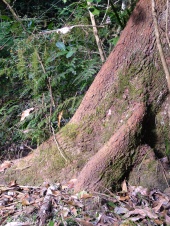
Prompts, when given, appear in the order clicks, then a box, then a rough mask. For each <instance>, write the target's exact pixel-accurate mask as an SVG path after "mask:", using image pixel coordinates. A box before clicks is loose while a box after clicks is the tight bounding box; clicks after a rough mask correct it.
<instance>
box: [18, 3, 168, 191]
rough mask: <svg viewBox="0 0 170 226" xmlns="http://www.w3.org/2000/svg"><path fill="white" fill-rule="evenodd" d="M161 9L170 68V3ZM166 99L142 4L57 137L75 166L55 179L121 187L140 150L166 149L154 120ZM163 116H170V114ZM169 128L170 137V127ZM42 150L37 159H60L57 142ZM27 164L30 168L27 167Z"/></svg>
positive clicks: (79, 187)
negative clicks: (168, 14)
mask: <svg viewBox="0 0 170 226" xmlns="http://www.w3.org/2000/svg"><path fill="white" fill-rule="evenodd" d="M156 7H157V19H158V22H159V28H160V30H159V31H160V36H161V40H162V45H163V50H164V54H165V58H166V60H167V63H168V62H169V63H168V64H169V66H170V61H168V59H170V51H169V46H168V44H167V40H166V35H165V24H166V17H165V15H166V11H165V10H166V0H162V1H159V0H157V1H156ZM168 26H170V21H168ZM169 30H170V29H169ZM167 95H168V89H167V84H166V79H165V75H164V72H163V69H162V65H161V61H160V57H159V54H158V51H157V46H156V42H155V35H154V27H153V19H152V14H151V1H148V0H140V1H139V2H138V4H137V6H136V8H135V10H134V12H133V14H132V16H131V18H130V20H129V22H128V24H127V26H126V28H125V29H124V30H123V32H122V34H121V37H120V40H119V42H118V44H117V46H116V47H115V48H114V50H113V51H112V53H111V54H110V56H109V57H108V59H107V61H106V63H105V64H104V65H103V67H102V68H101V70H100V72H99V73H98V75H97V76H96V78H95V80H94V82H93V84H92V85H91V87H90V89H89V90H88V92H87V93H86V95H85V97H84V99H83V101H82V103H81V105H80V107H79V108H78V110H77V111H76V113H75V115H74V116H73V118H72V120H71V121H70V122H69V123H68V125H66V127H65V128H63V129H62V130H61V131H60V132H59V133H58V134H57V135H56V138H57V141H58V143H59V146H60V148H61V149H62V151H63V152H64V153H65V154H66V155H67V157H68V158H69V159H70V162H71V163H70V164H67V165H65V168H64V169H62V170H59V169H58V168H57V170H56V171H55V174H56V179H57V180H60V181H63V180H69V179H71V178H72V177H73V176H78V180H77V183H76V185H75V190H76V191H79V190H82V189H89V190H99V189H101V188H102V187H113V186H114V185H115V184H117V183H119V182H120V181H121V179H123V178H124V176H125V175H127V174H128V172H129V171H130V169H131V168H132V166H133V164H134V162H135V158H136V156H137V155H138V151H137V150H138V147H140V146H142V145H145V144H146V145H148V146H151V147H152V148H153V149H154V148H155V144H156V147H160V149H161V145H159V144H158V142H157V141H156V137H158V131H159V133H160V134H159V137H161V136H164V131H163V129H164V127H160V124H159V125H158V128H157V124H156V121H157V120H155V118H156V115H157V112H159V109H160V108H161V106H162V104H163V102H164V99H165V98H166V97H167ZM166 111H167V112H166ZM164 113H166V114H167V116H168V109H165V111H164ZM159 118H160V117H159ZM161 120H162V119H161ZM161 123H162V121H161ZM164 124H165V127H166V128H165V131H168V132H167V134H166V135H167V136H169V134H170V133H169V122H168V123H166V121H164ZM161 125H162V124H161ZM160 128H161V131H160ZM162 128H163V129H162ZM164 148H165V146H164ZM38 150H40V152H38V151H37V152H36V153H37V155H36V156H35V158H37V159H38V156H39V155H40V154H41V153H43V151H44V150H49V154H50V151H51V150H53V151H54V153H57V147H56V145H55V142H54V140H53V138H51V139H50V140H49V141H48V142H46V143H45V144H43V145H41V146H40V147H39V149H38ZM26 161H27V160H26ZM41 161H42V160H41ZM27 164H28V165H31V163H28V161H27ZM49 166H50V162H49V158H48V161H47V160H46V161H45V164H44V165H43V167H44V168H43V176H42V169H39V167H37V169H36V170H37V171H36V172H39V174H40V176H42V177H45V176H46V177H47V175H48V174H47V172H48V168H49ZM29 170H30V171H31V168H29ZM37 174H38V173H37ZM37 174H36V176H37ZM23 176H24V175H22V177H23ZM53 179H54V178H53Z"/></svg>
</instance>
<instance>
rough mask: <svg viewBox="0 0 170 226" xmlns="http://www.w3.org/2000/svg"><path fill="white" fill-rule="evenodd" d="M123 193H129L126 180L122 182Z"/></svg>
mask: <svg viewBox="0 0 170 226" xmlns="http://www.w3.org/2000/svg"><path fill="white" fill-rule="evenodd" d="M122 191H123V192H128V188H127V183H126V181H125V180H124V181H123V182H122Z"/></svg>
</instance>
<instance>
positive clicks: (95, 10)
mask: <svg viewBox="0 0 170 226" xmlns="http://www.w3.org/2000/svg"><path fill="white" fill-rule="evenodd" d="M89 10H90V12H91V13H92V14H93V15H94V16H99V14H100V11H99V10H98V9H96V8H95V7H91V8H90V9H89Z"/></svg>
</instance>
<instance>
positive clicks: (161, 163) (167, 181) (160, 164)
mask: <svg viewBox="0 0 170 226" xmlns="http://www.w3.org/2000/svg"><path fill="white" fill-rule="evenodd" d="M158 161H159V163H160V165H161V167H162V170H163V175H164V178H165V181H166V184H167V186H168V188H169V183H168V179H167V176H166V173H165V169H164V167H163V165H162V162H161V161H160V160H158Z"/></svg>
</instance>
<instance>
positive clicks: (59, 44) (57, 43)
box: [56, 42, 66, 51]
mask: <svg viewBox="0 0 170 226" xmlns="http://www.w3.org/2000/svg"><path fill="white" fill-rule="evenodd" d="M56 46H57V47H58V48H59V49H60V50H62V51H63V50H64V51H65V50H66V46H65V45H64V43H63V42H56Z"/></svg>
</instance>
